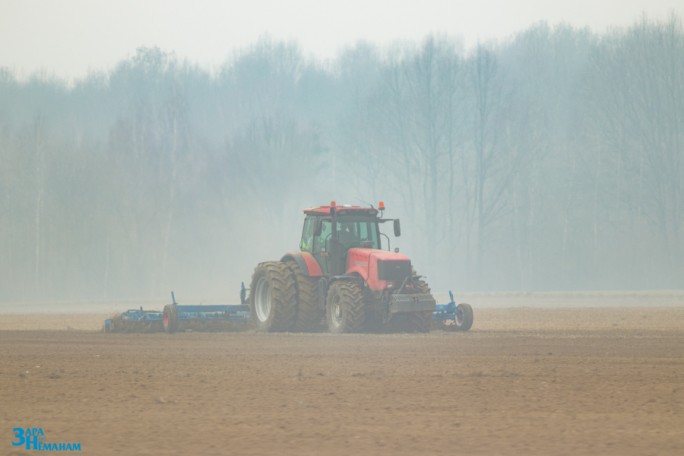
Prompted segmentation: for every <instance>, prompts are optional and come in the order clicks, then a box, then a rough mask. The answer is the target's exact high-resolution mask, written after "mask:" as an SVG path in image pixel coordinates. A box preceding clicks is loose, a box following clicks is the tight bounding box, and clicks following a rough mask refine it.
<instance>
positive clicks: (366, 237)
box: [300, 202, 400, 276]
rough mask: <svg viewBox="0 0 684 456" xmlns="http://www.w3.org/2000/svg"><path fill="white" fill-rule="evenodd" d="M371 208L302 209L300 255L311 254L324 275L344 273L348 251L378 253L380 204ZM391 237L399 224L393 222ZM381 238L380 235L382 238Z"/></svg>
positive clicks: (332, 205)
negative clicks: (364, 250)
mask: <svg viewBox="0 0 684 456" xmlns="http://www.w3.org/2000/svg"><path fill="white" fill-rule="evenodd" d="M380 204H381V205H380V207H379V210H378V209H375V208H374V207H360V206H346V205H345V206H337V205H336V204H335V203H334V202H332V203H331V204H330V206H321V207H317V208H312V209H306V210H305V211H304V213H305V214H306V218H305V220H304V228H303V230H302V241H301V244H300V248H301V250H302V251H306V252H309V253H311V254H312V255H313V256H314V257H315V258H316V260H317V261H318V264H319V265H320V266H321V269H322V271H323V273H324V274H325V275H333V276H335V275H342V274H344V273H345V269H346V267H345V266H346V261H347V253H348V252H349V249H351V248H360V249H372V250H380V249H381V245H382V243H381V241H380V236H381V235H382V234H381V233H380V227H379V224H380V223H383V222H386V221H388V220H387V219H383V218H382V217H381V211H382V210H384V204H383V203H380ZM394 222H395V235H397V236H398V235H399V232H400V229H399V220H395V221H394ZM382 236H384V235H382Z"/></svg>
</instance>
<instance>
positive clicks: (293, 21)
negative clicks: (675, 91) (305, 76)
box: [0, 0, 684, 79]
mask: <svg viewBox="0 0 684 456" xmlns="http://www.w3.org/2000/svg"><path fill="white" fill-rule="evenodd" d="M671 12H675V13H676V14H678V15H679V17H680V18H683V19H684V0H571V1H570V0H563V1H551V0H509V1H506V0H479V1H474V0H467V1H464V0H451V1H448V0H394V1H389V0H337V1H328V0H282V1H275V0H243V1H232V0H224V1H221V0H189V1H183V0H0V67H7V68H9V69H11V70H12V71H14V73H15V74H16V75H17V76H19V77H21V78H25V77H27V76H28V75H30V74H31V73H33V72H35V71H37V70H46V71H47V72H48V73H52V74H54V75H56V76H58V77H62V78H68V79H71V78H79V77H82V76H84V75H85V74H87V73H88V72H89V71H91V70H109V69H111V68H113V66H114V65H115V64H116V63H117V62H119V61H121V60H123V59H125V58H127V57H130V56H131V55H133V54H134V53H135V50H136V49H137V48H138V47H140V46H158V47H160V48H162V49H164V50H166V51H173V52H175V53H176V55H177V56H178V57H180V58H187V59H188V60H190V61H192V62H195V63H198V64H199V65H200V66H202V67H203V68H206V69H208V70H213V69H216V68H218V67H219V66H220V65H221V64H222V63H223V62H224V61H225V60H226V59H227V57H229V56H230V55H231V54H232V53H233V52H234V51H235V50H236V49H239V48H242V47H245V46H247V45H249V44H250V43H254V42H255V41H256V40H257V39H258V38H259V37H260V36H262V35H265V34H267V35H269V36H270V37H271V38H273V39H275V40H278V39H285V40H294V41H297V42H298V43H299V44H300V46H301V48H302V49H303V51H304V52H305V53H306V54H311V55H313V56H316V57H318V58H322V59H327V58H333V57H334V56H335V55H336V53H337V52H338V51H339V50H340V49H341V48H344V47H345V46H348V45H352V44H353V43H354V42H356V41H358V40H360V39H364V40H367V41H370V42H372V43H376V44H379V45H387V44H391V43H392V42H394V41H397V40H416V41H419V40H420V39H421V38H423V37H424V36H426V35H427V34H430V33H440V34H446V35H449V36H453V37H460V38H462V39H463V40H464V42H465V44H466V46H471V45H472V44H474V43H477V42H478V41H485V42H486V41H490V40H500V39H505V38H507V37H509V36H511V35H513V34H514V33H516V32H518V31H522V30H524V29H525V28H527V27H528V26H530V25H531V24H534V23H537V22H539V21H542V20H544V21H547V22H548V23H549V24H551V25H555V24H558V23H562V22H563V23H569V24H571V25H573V26H578V27H583V26H588V27H590V28H591V29H593V30H594V31H596V32H603V31H605V30H606V29H607V28H608V27H612V26H618V27H621V26H627V25H630V24H632V23H633V22H634V21H635V20H637V19H638V18H639V17H641V15H642V14H645V15H646V16H647V17H648V18H650V19H663V18H666V17H667V16H668V15H669V13H671Z"/></svg>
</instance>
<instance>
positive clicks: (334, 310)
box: [326, 281, 366, 333]
mask: <svg viewBox="0 0 684 456" xmlns="http://www.w3.org/2000/svg"><path fill="white" fill-rule="evenodd" d="M326 314H327V320H328V329H329V330H330V332H332V333H350V332H358V331H360V330H361V328H362V327H363V324H364V321H365V317H366V304H365V302H364V300H363V289H362V288H361V285H359V284H358V283H356V282H351V281H338V282H333V283H332V285H330V288H329V289H328V298H327V300H326Z"/></svg>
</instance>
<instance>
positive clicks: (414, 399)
mask: <svg viewBox="0 0 684 456" xmlns="http://www.w3.org/2000/svg"><path fill="white" fill-rule="evenodd" d="M103 318H104V316H99V315H79V316H69V315H61V316H60V315H41V316H23V315H9V316H7V315H5V316H0V424H1V425H0V454H31V453H29V452H27V451H25V450H21V451H17V450H16V449H15V448H13V447H12V446H11V445H10V442H11V440H12V439H13V435H12V428H14V427H24V428H26V427H42V428H43V430H44V432H45V435H46V441H49V442H80V443H81V444H82V448H83V454H93V455H115V454H135V455H152V454H154V455H157V454H160V455H164V454H202V455H214V454H216V455H219V454H240V455H242V454H254V455H264V454H277V455H282V454H296V455H307V454H311V455H314V454H315V455H319V454H339V455H356V454H373V455H375V454H391V455H402V454H411V455H414V454H415V455H423V454H449V455H453V454H476V455H478V454H485V455H490V454H494V455H502V454H505V455H518V454H520V455H530V454H533V455H534V454H538V455H550V454H554V455H563V454H567V455H573V456H576V455H583V454H593V455H596V454H608V455H611V454H612V455H630V454H633V455H646V454H672V455H679V454H684V383H683V380H682V379H684V308H681V307H672V308H659V309H645V308H629V309H619V308H613V309H593V308H583V309H572V310H570V309H565V310H552V309H534V308H521V309H488V310H478V308H477V306H475V318H476V322H475V325H474V327H473V330H472V331H471V332H469V333H463V334H461V333H447V332H441V331H435V332H432V333H430V334H425V335H423V334H419V335H413V334H411V335H408V334H390V335H372V334H371V335H329V334H277V335H273V334H256V333H253V332H240V333H181V334H175V335H173V336H169V335H167V334H163V333H159V334H103V333H98V332H95V331H89V329H90V330H94V329H97V328H99V326H100V325H101V323H102V319H103ZM69 329H70V330H69ZM13 451H14V453H13Z"/></svg>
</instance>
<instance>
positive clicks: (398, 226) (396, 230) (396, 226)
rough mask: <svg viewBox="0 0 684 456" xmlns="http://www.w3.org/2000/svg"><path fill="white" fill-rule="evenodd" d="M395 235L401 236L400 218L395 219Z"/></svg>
mask: <svg viewBox="0 0 684 456" xmlns="http://www.w3.org/2000/svg"><path fill="white" fill-rule="evenodd" d="M394 235H395V236H396V237H399V236H401V223H400V222H399V219H394Z"/></svg>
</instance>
